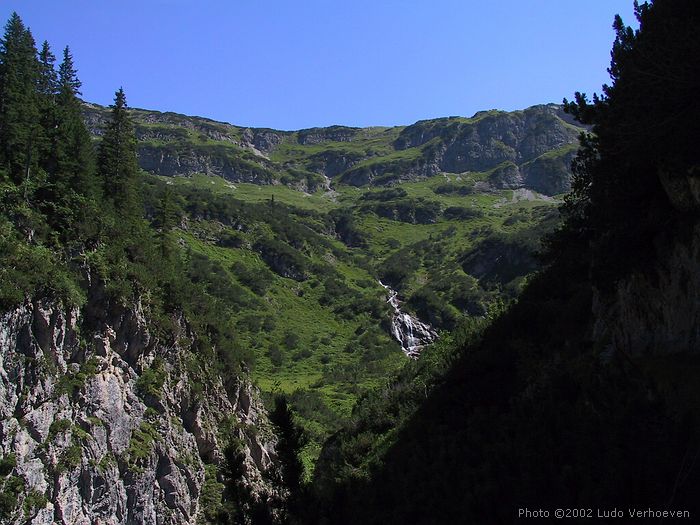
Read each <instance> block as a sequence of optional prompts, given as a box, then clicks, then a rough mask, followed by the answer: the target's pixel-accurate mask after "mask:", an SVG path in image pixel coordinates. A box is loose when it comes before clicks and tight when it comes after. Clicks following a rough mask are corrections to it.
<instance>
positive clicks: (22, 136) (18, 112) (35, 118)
mask: <svg viewBox="0 0 700 525" xmlns="http://www.w3.org/2000/svg"><path fill="white" fill-rule="evenodd" d="M39 71H40V67H39V61H38V59H37V51H36V46H35V44H34V38H33V37H32V34H31V32H30V31H29V29H27V28H26V27H25V26H24V23H23V22H22V20H21V19H20V17H19V16H18V15H17V13H12V16H11V17H10V19H9V21H8V22H7V24H6V25H5V33H4V36H3V38H2V40H0V164H1V165H2V166H3V167H5V168H6V169H7V172H8V173H9V175H10V177H11V179H12V180H13V181H14V182H15V183H16V184H20V183H21V184H24V185H25V194H26V191H27V190H26V186H28V185H29V183H30V180H31V176H32V173H33V171H34V170H35V168H36V166H37V163H38V155H37V147H38V144H39V142H40V138H39V136H38V135H39V133H40V129H41V127H40V122H39V120H40V117H39V105H38V95H37V85H38V83H39V82H38V80H39Z"/></svg>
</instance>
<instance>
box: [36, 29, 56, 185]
mask: <svg viewBox="0 0 700 525" xmlns="http://www.w3.org/2000/svg"><path fill="white" fill-rule="evenodd" d="M55 64H56V56H55V55H54V54H53V53H52V52H51V47H50V46H49V43H48V42H47V41H46V40H44V42H43V44H42V46H41V51H39V80H38V85H37V95H38V101H37V103H38V105H39V122H40V125H41V128H42V130H43V133H42V137H41V138H42V140H41V142H40V143H39V145H38V148H39V163H40V165H41V167H42V168H43V169H44V170H45V171H47V172H48V171H51V169H52V168H53V166H52V164H51V162H52V150H53V142H54V137H53V135H54V134H55V129H56V126H57V123H56V118H57V117H56V95H57V93H58V75H57V74H56V69H55Z"/></svg>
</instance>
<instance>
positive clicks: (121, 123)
mask: <svg viewBox="0 0 700 525" xmlns="http://www.w3.org/2000/svg"><path fill="white" fill-rule="evenodd" d="M111 108H112V115H111V119H110V122H109V124H108V125H107V129H106V130H105V134H104V137H103V139H102V143H101V144H100V151H99V157H98V166H99V172H100V176H101V177H102V181H103V184H104V191H105V196H106V198H107V199H108V200H109V201H111V203H112V204H113V206H114V209H115V211H116V212H117V213H118V214H119V215H120V216H122V217H123V218H125V219H127V218H135V217H137V216H138V215H140V213H139V203H138V197H137V190H136V180H137V174H138V164H137V162H136V135H135V134H134V126H133V124H132V122H131V119H130V118H129V114H128V112H127V109H126V108H127V105H126V96H125V95H124V90H123V89H122V88H119V90H118V91H117V92H116V94H115V98H114V104H113V105H112V106H111Z"/></svg>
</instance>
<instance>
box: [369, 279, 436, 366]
mask: <svg viewBox="0 0 700 525" xmlns="http://www.w3.org/2000/svg"><path fill="white" fill-rule="evenodd" d="M379 284H381V285H382V286H383V287H384V289H386V291H387V292H388V296H389V299H388V300H387V302H388V303H389V304H390V305H391V307H392V308H393V309H394V315H393V317H392V319H391V333H392V335H393V336H394V338H395V339H396V340H397V341H398V342H399V343H400V344H401V350H403V352H404V354H406V355H407V356H408V357H410V358H412V359H417V358H418V356H419V355H420V352H421V350H422V349H423V347H424V346H425V345H427V344H430V343H432V342H433V341H435V339H437V332H435V330H433V328H432V327H431V326H430V325H429V324H426V323H424V322H422V321H421V320H420V319H417V318H415V317H413V316H412V315H411V314H407V313H405V312H402V311H401V305H400V303H399V299H398V292H397V291H396V290H392V289H391V288H390V287H389V286H387V285H385V284H384V283H383V282H381V281H379Z"/></svg>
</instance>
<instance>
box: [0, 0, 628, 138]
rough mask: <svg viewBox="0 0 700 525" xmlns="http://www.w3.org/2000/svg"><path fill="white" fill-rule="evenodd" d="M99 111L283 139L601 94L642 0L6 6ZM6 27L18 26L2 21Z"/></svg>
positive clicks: (80, 1) (43, 1)
mask: <svg viewBox="0 0 700 525" xmlns="http://www.w3.org/2000/svg"><path fill="white" fill-rule="evenodd" d="M0 7H1V8H2V10H1V11H0V15H1V16H3V19H4V20H7V18H8V17H9V15H10V13H11V12H12V11H13V10H16V11H17V12H18V13H19V15H20V16H21V17H22V19H23V20H24V22H25V23H26V24H27V25H28V26H29V27H30V28H31V30H32V33H33V34H34V38H35V39H36V40H37V44H40V43H41V42H42V41H43V40H48V41H49V43H50V44H51V46H52V48H53V49H54V52H55V53H56V55H58V54H59V51H60V50H61V49H62V48H63V47H64V46H65V45H69V46H70V47H71V50H72V51H73V54H74V57H75V62H76V65H77V67H78V70H79V76H80V78H81V80H82V81H83V96H84V98H85V99H86V100H89V101H93V102H98V103H101V104H109V103H110V102H111V100H112V97H113V94H114V91H115V90H116V89H117V88H118V87H119V86H123V87H124V90H125V91H126V95H127V100H128V102H129V104H130V105H131V106H134V107H144V108H151V109H158V110H163V111H177V112H179V113H185V114H190V115H201V116H206V117H210V118H213V119H216V120H223V121H227V122H232V123H234V124H239V125H245V126H258V127H273V128H278V129H300V128H305V127H311V126H326V125H330V124H345V125H353V126H369V125H395V124H409V123H412V122H414V121H416V120H419V119H424V118H433V117H439V116H449V115H471V114H473V113H474V112H476V111H479V110H482V109H491V108H498V109H505V110H513V109H521V108H524V107H527V106H530V105H533V104H539V103H547V102H560V101H561V99H562V98H563V97H568V98H571V97H572V94H573V93H574V92H575V91H577V90H579V91H585V92H588V93H591V92H593V91H600V86H601V84H603V83H604V82H607V81H608V75H607V72H606V68H607V67H608V65H609V61H610V48H611V44H612V41H613V39H614V33H613V30H612V28H611V26H612V22H613V17H614V15H615V14H616V13H619V14H620V15H622V17H623V19H624V20H625V22H626V23H628V24H632V23H633V22H636V21H635V20H634V17H633V15H632V11H633V8H632V0H586V1H585V2H580V1H576V0H493V1H489V0H479V1H477V0H403V1H389V0H342V1H340V0H339V1H333V0H325V1H323V0H298V1H292V0H288V1H284V0H267V1H265V0H245V1H244V0H197V1H195V0H139V1H134V0H121V1H118V2H114V1H109V2H108V1H105V0H61V1H53V0H0ZM3 23H4V22H3Z"/></svg>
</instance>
